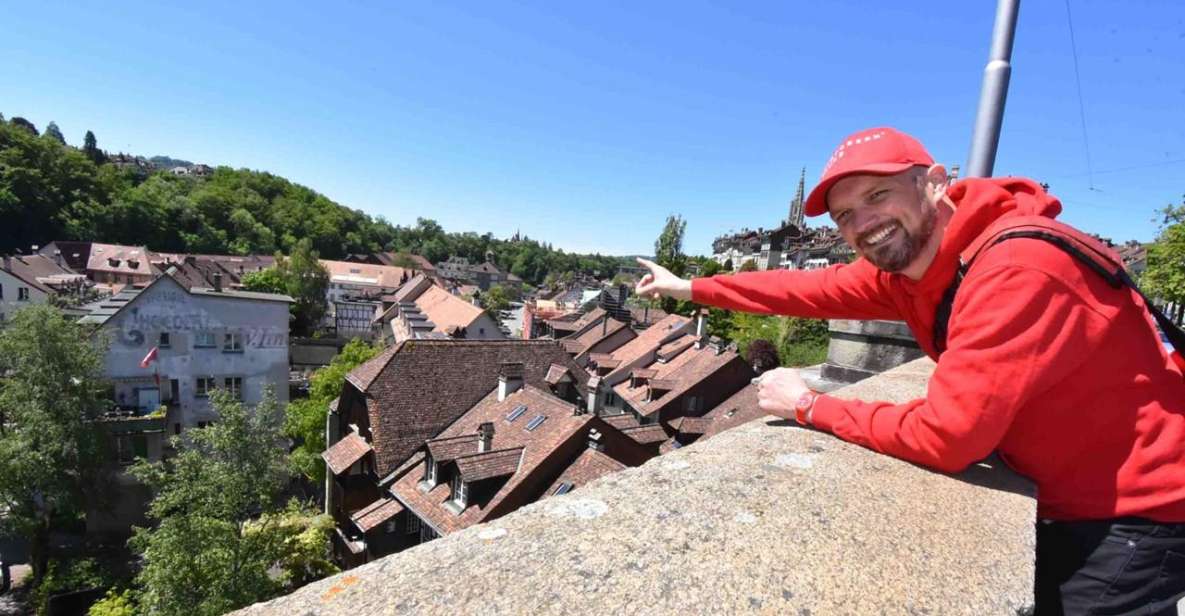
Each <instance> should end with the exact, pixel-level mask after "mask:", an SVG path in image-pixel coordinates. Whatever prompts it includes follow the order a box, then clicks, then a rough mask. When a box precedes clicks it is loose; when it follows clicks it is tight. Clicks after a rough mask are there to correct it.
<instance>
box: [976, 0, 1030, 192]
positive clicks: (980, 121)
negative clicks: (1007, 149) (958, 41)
mask: <svg viewBox="0 0 1185 616" xmlns="http://www.w3.org/2000/svg"><path fill="white" fill-rule="evenodd" d="M1019 10H1020V0H999V2H998V3H997V5H996V25H995V27H994V28H992V49H991V53H990V54H989V55H988V63H987V66H986V67H984V69H983V89H982V90H981V91H980V93H979V109H978V111H976V113H975V131H974V132H973V133H972V134H971V153H970V155H969V156H968V157H967V177H981V178H982V177H991V175H992V168H993V167H995V165H996V148H997V147H998V146H999V145H1000V126H1001V125H1002V124H1003V123H1004V102H1005V101H1006V100H1007V98H1008V78H1009V77H1010V76H1011V75H1012V39H1013V37H1014V36H1015V35H1016V14H1017V12H1018V11H1019Z"/></svg>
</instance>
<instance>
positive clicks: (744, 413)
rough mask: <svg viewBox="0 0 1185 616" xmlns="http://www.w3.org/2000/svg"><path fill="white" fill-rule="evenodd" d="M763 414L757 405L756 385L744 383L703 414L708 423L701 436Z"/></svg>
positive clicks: (737, 424)
mask: <svg viewBox="0 0 1185 616" xmlns="http://www.w3.org/2000/svg"><path fill="white" fill-rule="evenodd" d="M765 416H766V412H765V411H763V410H761V407H759V406H757V386H756V385H752V384H750V385H746V386H745V387H744V388H742V389H741V390H740V391H738V392H737V393H735V394H733V395H732V396H731V397H729V398H728V399H727V400H725V401H724V402H721V403H720V404H717V405H716V406H715V407H714V408H713V409H712V410H710V411H708V412H707V413H706V414H705V415H704V417H703V418H704V419H706V420H708V422H709V423H708V426H707V429H706V430H705V431H704V435H703V437H701V438H709V437H711V436H713V435H716V434H719V433H721V432H723V431H725V430H728V429H731V428H735V427H737V426H739V425H741V424H745V423H748V422H750V421H753V420H755V419H758V418H760V417H765Z"/></svg>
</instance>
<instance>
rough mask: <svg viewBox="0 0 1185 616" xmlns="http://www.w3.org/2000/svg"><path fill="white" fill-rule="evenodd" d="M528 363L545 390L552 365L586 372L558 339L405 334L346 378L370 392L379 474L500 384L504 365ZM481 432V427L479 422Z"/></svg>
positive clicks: (579, 375)
mask: <svg viewBox="0 0 1185 616" xmlns="http://www.w3.org/2000/svg"><path fill="white" fill-rule="evenodd" d="M506 362H511V363H522V364H524V377H525V382H526V383H527V384H528V385H533V386H536V387H539V388H543V389H547V388H548V387H549V385H548V384H547V382H546V381H545V380H544V379H545V377H546V375H547V372H548V370H549V369H550V368H551V365H552V364H561V365H567V366H569V370H568V371H569V373H570V374H571V375H572V376H573V377H574V378H575V379H576V381H577V384H578V385H580V386H582V387H583V385H584V384H585V383H587V381H588V374H587V373H586V372H585V371H584V370H581V369H580V368H579V367H577V366H576V365H575V364H573V363H571V362H572V360H571V359H570V358H569V357H568V355H567V353H564V351H563V349H561V348H560V347H559V345H558V344H556V343H555V341H553V340H405V341H403V342H400V343H398V344H396V345H393V346H391V347H389V348H388V349H386V350H384V351H383V352H382V353H381V354H379V355H378V356H377V357H375V358H374V359H371V360H370V361H368V362H366V363H364V364H362V365H361V366H359V367H358V368H355V369H354V371H353V372H350V374H349V375H347V376H346V380H347V382H348V383H349V384H350V386H352V387H354V388H356V389H357V390H358V391H360V392H362V393H363V394H365V397H366V399H367V411H368V414H369V416H370V433H371V436H372V445H373V447H374V450H375V458H376V472H377V473H378V474H379V476H385V475H387V474H388V473H390V472H391V471H392V470H393V469H394V468H395V467H397V466H398V465H399V464H401V463H402V462H403V461H404V460H406V459H407V458H408V457H410V456H411V455H412V454H413V453H414V452H415V451H416V450H417V449H419V448H420V447H422V446H423V445H424V442H425V441H427V440H428V439H432V438H435V437H437V436H438V435H439V436H452V435H453V434H442V431H443V430H444V429H445V428H446V427H447V426H448V425H449V424H451V423H452V422H454V421H456V420H457V418H458V417H460V416H461V415H462V414H464V413H465V412H466V411H468V410H469V409H471V408H472V407H473V405H474V404H476V403H477V402H478V401H480V400H482V399H483V398H484V397H485V396H486V394H488V393H490V392H491V391H493V390H495V389H496V388H497V385H498V369H499V365H500V364H501V363H506ZM474 429H475V430H476V427H475V428H474Z"/></svg>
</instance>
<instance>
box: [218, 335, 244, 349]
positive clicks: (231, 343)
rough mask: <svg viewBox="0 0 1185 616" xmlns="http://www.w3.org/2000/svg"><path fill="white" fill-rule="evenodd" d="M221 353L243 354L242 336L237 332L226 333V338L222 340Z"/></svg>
mask: <svg viewBox="0 0 1185 616" xmlns="http://www.w3.org/2000/svg"><path fill="white" fill-rule="evenodd" d="M222 352H223V353H242V352H243V334H240V333H238V332H226V336H225V337H224V338H223V339H222Z"/></svg>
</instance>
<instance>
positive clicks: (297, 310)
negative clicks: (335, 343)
mask: <svg viewBox="0 0 1185 616" xmlns="http://www.w3.org/2000/svg"><path fill="white" fill-rule="evenodd" d="M242 283H243V288H245V289H246V290H248V291H258V292H261V293H283V294H286V295H288V296H290V297H292V299H293V300H295V301H294V303H293V304H292V308H291V310H292V317H293V320H292V333H294V334H296V335H299V336H308V335H311V334H312V333H313V331H315V330H316V329H317V327H318V326H319V325H320V323H321V318H322V317H324V316H325V311H326V301H327V300H326V293H327V292H328V291H329V271H328V270H326V269H325V266H324V265H321V261H320V260H319V259H318V257H317V251H316V250H313V244H312V241H311V240H309V239H308V238H305V239H303V240H300V241H299V242H297V243H296V248H295V249H294V250H293V251H292V256H290V257H287V258H285V257H284V255H282V254H279V253H277V254H276V264H275V265H274V266H272V267H270V268H267V269H265V270H263V271H260V272H252V273H250V274H246V275H244V276H243V278H242Z"/></svg>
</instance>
